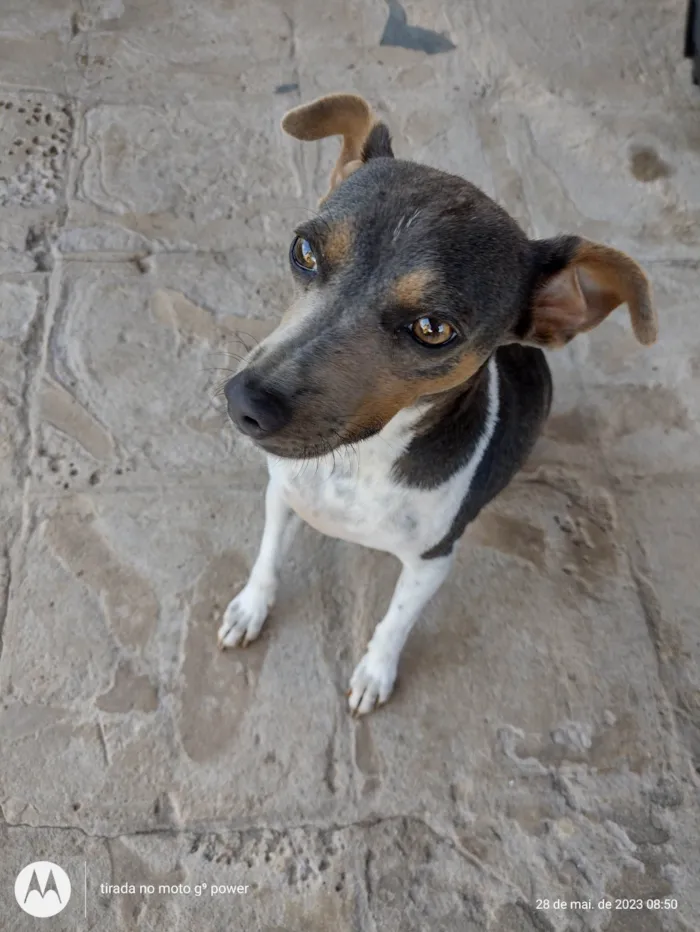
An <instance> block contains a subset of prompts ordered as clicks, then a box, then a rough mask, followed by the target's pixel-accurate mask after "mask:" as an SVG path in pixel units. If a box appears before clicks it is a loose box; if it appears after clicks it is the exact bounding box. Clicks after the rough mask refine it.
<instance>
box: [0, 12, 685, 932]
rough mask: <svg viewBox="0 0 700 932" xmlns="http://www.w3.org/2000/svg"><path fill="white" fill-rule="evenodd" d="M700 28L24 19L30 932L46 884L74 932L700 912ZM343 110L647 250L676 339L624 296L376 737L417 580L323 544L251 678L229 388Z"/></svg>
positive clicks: (22, 707) (254, 523)
mask: <svg viewBox="0 0 700 932" xmlns="http://www.w3.org/2000/svg"><path fill="white" fill-rule="evenodd" d="M684 11H685V4H684V2H683V0H640V2H637V3H629V2H623V0H605V2H603V0H590V2H586V3H581V2H576V0H557V2H554V0H549V2H548V0H498V2H483V0H480V2H475V3H464V2H460V0H445V2H442V3H437V2H432V3H418V2H412V3H406V4H404V5H403V6H402V5H400V4H399V3H398V2H395V0H392V2H391V3H390V4H388V5H387V4H386V3H382V2H379V0H375V2H370V0H346V2H343V3H341V2H340V0H333V2H330V3H323V2H320V0H319V2H317V0H305V2H301V0H296V2H286V3H285V2H282V0H255V2H244V0H240V2H233V0H196V2H192V0H169V2H168V0H82V2H79V0H33V2H31V3H29V2H26V0H23V2H20V0H3V2H2V4H1V5H0V100H2V104H0V205H1V207H0V307H1V309H2V310H1V313H0V507H2V513H3V521H2V525H1V527H0V553H1V554H2V557H1V561H0V581H1V585H0V623H1V624H2V627H1V628H0V632H1V639H0V646H1V647H2V655H1V658H0V703H1V704H0V742H1V745H0V755H1V756H0V805H1V810H0V915H1V916H2V919H0V925H1V926H2V929H3V932H5V930H12V932H15V930H17V932H24V930H33V929H35V928H37V927H38V922H37V921H35V920H33V919H31V918H30V917H29V916H27V915H25V914H24V913H22V912H21V911H20V909H19V908H18V907H17V905H16V903H15V900H14V897H13V895H12V885H13V883H14V878H15V876H16V875H17V873H18V872H19V870H20V868H21V867H23V866H24V865H25V864H27V863H29V862H30V861H32V860H39V859H49V860H53V861H55V862H56V863H58V864H59V865H61V866H63V867H64V868H65V870H67V871H68V873H69V875H70V876H71V879H72V882H73V888H74V893H73V897H72V899H71V901H70V903H69V905H68V907H67V908H66V909H65V910H64V911H63V912H62V913H61V914H60V915H58V916H56V917H55V918H54V919H51V920H46V921H45V922H44V924H43V925H42V926H41V927H42V928H46V929H51V930H56V932H58V930H72V932H74V930H84V929H94V930H99V932H116V930H120V932H128V930H135V929H137V930H154V932H161V930H162V932H177V930H182V932H184V930H192V929H197V930H216V932H218V930H227V932H228V930H235V932H238V930H242V932H247V930H260V932H273V930H274V932H281V930H284V932H297V930H299V932H302V930H303V932H327V930H328V932H346V930H362V932H365V930H367V932H375V930H376V932H399V930H400V932H414V930H416V932H417V930H430V932H453V930H454V932H462V930H466V932H476V930H479V932H481V930H488V932H551V930H557V932H580V930H601V932H602V930H607V932H691V930H695V929H697V928H698V927H699V923H700V881H699V880H698V877H699V876H700V801H699V779H700V778H699V777H698V773H697V770H698V767H700V672H699V661H700V619H699V615H700V612H699V610H698V606H699V601H700V599H699V596H698V592H699V585H698V580H699V576H700V572H699V571H700V560H699V559H698V546H699V544H700V508H698V500H699V491H700V426H699V425H700V316H699V314H700V310H699V306H698V302H699V298H698V293H699V289H700V262H699V257H700V120H699V116H700V97H699V96H698V92H697V90H695V89H693V88H692V86H691V83H690V78H689V64H688V63H687V62H684V61H683V60H682V57H681V52H682V35H683V28H684ZM344 89H348V90H355V91H357V92H359V93H363V94H365V95H366V96H367V97H368V98H369V99H370V100H372V101H373V103H374V104H375V105H376V107H377V109H378V110H379V112H380V113H381V114H382V115H383V116H384V118H385V119H386V120H387V121H388V122H389V124H390V126H391V128H392V130H393V133H394V137H395V145H396V149H397V151H398V153H400V154H402V155H405V156H409V157H413V158H416V159H419V160H423V161H426V162H428V163H430V164H433V165H436V166H439V167H442V168H445V169H448V170H453V171H456V172H458V173H460V174H463V175H465V176H467V177H468V178H470V179H471V180H472V181H474V182H476V183H477V184H479V185H480V186H481V187H483V188H484V189H485V190H486V191H487V193H489V194H491V195H492V196H494V197H496V198H497V199H498V200H499V201H500V202H501V203H502V204H503V205H504V206H505V207H506V208H507V209H508V210H509V211H510V212H511V213H512V214H513V215H514V216H515V217H516V218H517V219H518V220H519V221H520V222H521V223H522V224H523V225H524V226H525V228H526V229H527V230H528V231H529V232H530V233H531V234H532V235H537V236H547V235H552V234H554V233H557V232H560V231H568V232H577V233H581V234H584V235H586V236H588V237H591V238H593V239H598V240H601V241H604V242H607V243H609V244H611V245H614V246H617V247H619V248H622V249H625V250H627V251H629V252H630V253H631V254H632V255H634V256H635V258H637V259H638V260H639V261H641V262H642V263H643V264H644V265H645V267H646V268H647V269H648V271H649V273H650V275H651V277H652V279H653V282H654V285H655V288H656V294H657V303H658V308H659V316H660V321H661V339H660V341H659V343H658V344H657V345H656V346H655V347H654V348H652V349H651V350H644V349H642V348H641V347H639V346H638V345H636V344H635V342H634V340H633V338H632V336H631V332H630V327H629V325H628V321H627V317H626V314H625V313H624V311H622V310H620V311H618V312H617V313H615V314H614V315H613V317H612V318H611V319H610V320H609V321H608V322H606V323H605V324H604V325H603V326H602V327H601V328H600V329H599V330H598V331H596V332H595V333H593V334H592V335H590V337H588V338H580V339H579V340H578V341H577V342H576V343H575V344H574V345H572V346H571V347H570V348H569V349H568V350H566V351H562V352H560V353H558V354H556V355H553V356H552V365H553V368H554V372H555V379H556V403H555V410H554V413H553V416H552V418H551V420H550V422H549V425H548V428H547V432H546V436H545V437H544V438H543V439H542V441H541V442H540V444H539V445H538V447H537V449H536V452H535V454H534V456H533V458H532V460H531V462H530V463H529V465H528V467H527V469H526V471H525V472H524V474H523V475H522V476H521V477H520V478H519V479H518V481H516V482H515V483H514V484H513V486H512V487H511V488H510V489H509V490H508V491H507V493H506V494H504V495H503V496H502V498H500V499H499V500H498V502H497V503H496V504H494V505H493V506H492V507H491V508H489V509H488V511H487V512H486V513H484V515H483V516H482V518H481V519H480V520H479V521H478V523H477V524H476V525H475V527H474V529H473V534H472V535H471V538H470V539H469V540H465V541H464V543H463V545H462V547H461V550H460V559H459V565H458V569H457V571H456V572H455V573H454V574H453V576H452V578H451V580H450V582H449V584H448V585H447V586H446V587H445V588H444V589H443V590H442V592H441V593H440V594H439V596H438V597H437V599H436V600H435V602H434V603H433V605H432V606H431V608H430V610H429V611H428V612H427V615H426V617H425V620H424V621H423V623H422V624H421V625H420V626H419V627H418V628H417V629H416V631H415V633H414V635H413V636H412V637H411V640H410V643H409V645H408V648H407V650H406V653H405V655H404V662H403V666H402V668H401V671H400V676H401V683H400V685H399V688H398V690H397V692H396V694H395V695H394V697H393V699H392V701H391V702H390V704H389V705H388V706H387V707H385V708H384V709H383V710H382V711H380V712H379V713H377V714H375V715H374V716H372V717H370V718H369V719H368V720H366V721H359V722H355V721H352V720H351V719H350V718H349V717H348V715H347V713H346V707H345V699H344V691H345V686H346V683H347V680H348V677H349V675H350V673H351V671H352V668H353V666H354V664H355V662H356V661H357V660H358V659H359V657H360V655H361V653H362V651H363V649H364V644H365V642H366V640H367V637H368V635H369V633H370V632H371V630H372V626H373V624H374V623H375V621H376V620H377V619H378V618H379V617H380V615H381V612H382V608H383V606H384V605H385V603H386V600H387V598H388V595H389V593H390V591H391V587H392V584H393V581H394V579H395V575H396V566H395V564H394V563H393V561H392V560H391V559H390V558H388V557H383V556H377V555H375V554H372V553H370V552H368V551H362V550H359V549H357V548H353V547H351V546H349V545H344V544H341V543H333V542H329V541H328V540H325V539H321V538H319V537H317V536H316V535H315V534H314V533H313V532H311V531H306V532H305V533H303V534H302V536H301V537H300V543H299V546H298V548H297V549H296V551H295V553H294V557H293V560H292V561H291V564H290V565H289V566H288V567H287V570H286V573H285V577H284V580H285V581H284V588H283V590H282V595H281V598H280V601H279V604H278V607H277V609H276V610H275V613H274V617H273V618H272V619H271V623H270V624H269V627H268V629H267V631H266V633H265V634H264V636H263V637H262V638H261V640H260V641H259V642H258V643H256V644H255V646H253V647H252V648H250V649H249V650H248V651H246V652H243V653H235V652H232V653H228V654H226V655H221V654H220V653H219V652H218V651H217V649H216V629H217V624H218V616H219V613H220V612H221V610H222V608H223V607H224V606H225V604H226V602H227V601H228V599H229V598H230V597H231V596H232V595H233V594H234V593H235V592H236V590H237V589H238V588H239V587H240V586H241V584H242V583H243V581H244V579H245V575H246V571H247V569H248V568H249V567H250V565H251V561H252V560H253V558H254V555H255V552H256V548H257V544H258V538H259V535H260V531H261V523H262V497H261V493H262V490H263V484H264V470H263V466H262V461H261V459H260V458H259V457H258V455H257V454H255V453H254V452H252V451H250V450H249V449H247V448H246V447H245V446H244V445H243V444H242V443H241V442H240V441H239V439H238V438H237V437H236V436H235V435H234V434H233V432H232V430H231V428H230V427H229V425H228V423H227V421H226V418H225V417H224V415H223V412H222V409H221V404H220V401H219V399H218V398H217V396H216V388H217V385H218V384H220V382H221V380H222V378H225V376H226V370H229V369H231V368H233V367H234V366H235V364H236V360H235V356H236V355H238V354H240V353H241V352H244V349H243V347H244V345H245V344H246V343H248V344H249V345H250V341H251V340H254V339H255V338H256V337H259V336H260V334H261V333H264V332H267V330H268V329H269V328H270V327H271V326H272V325H273V323H274V321H276V320H277V319H278V317H279V315H280V313H281V311H282V310H283V309H284V308H285V306H286V302H287V300H288V297H289V275H288V272H287V269H286V263H287V258H286V255H287V248H288V242H289V239H290V235H291V231H292V228H293V226H294V224H295V222H297V221H298V219H299V218H300V217H303V216H304V215H305V213H306V211H307V210H308V209H309V208H311V207H313V205H314V203H315V201H316V199H317V197H318V196H319V195H320V194H321V193H323V191H324V190H325V186H326V177H327V172H328V168H329V166H330V165H331V164H332V162H333V160H334V157H335V152H336V144H335V143H334V142H333V141H327V142H324V143H323V144H322V145H321V146H319V147H314V146H309V147H303V146H302V145H300V144H298V143H295V142H294V141H292V140H290V139H287V138H284V137H283V136H282V135H281V133H280V132H279V130H278V123H279V119H280V117H281V116H282V114H283V113H284V111H285V110H287V109H288V108H289V107H291V106H294V105H295V104H297V103H298V102H299V101H300V100H302V99H303V100H308V99H311V98H312V97H314V96H316V95H318V94H321V93H326V92H329V91H334V90H344ZM222 370H223V371H222ZM86 866H87V896H86V897H85V894H84V890H83V886H84V881H85V877H84V874H85V870H86ZM130 883H131V884H133V885H134V890H133V891H131V892H130V891H129V888H128V887H127V888H126V892H118V893H114V892H112V893H110V892H108V891H106V889H105V887H104V886H103V885H105V884H112V885H114V884H116V885H121V884H130ZM203 883H206V884H208V885H211V884H240V885H247V886H248V888H249V889H248V891H247V893H243V894H229V893H224V894H221V895H217V896H212V895H211V893H210V887H208V888H207V889H206V890H204V891H202V888H201V887H200V888H199V890H200V893H202V895H201V896H197V895H196V892H195V887H196V885H197V884H203ZM149 884H152V885H153V887H154V892H153V893H149V892H148V885H149ZM162 884H167V885H173V884H175V885H177V884H185V885H188V886H189V887H191V888H192V889H191V892H190V893H187V892H186V889H184V888H178V891H174V892H173V891H171V892H162V891H161V892H159V886H160V885H162ZM141 885H143V886H144V888H145V889H144V891H143V892H141V890H140V887H141ZM604 898H609V899H610V900H611V901H612V903H613V908H611V909H606V908H598V903H599V902H600V900H601V899H604ZM616 898H620V900H623V899H625V900H630V899H631V900H633V901H634V900H638V899H639V898H641V900H642V901H643V903H644V904H646V902H647V900H649V899H651V900H654V899H660V900H661V901H662V903H661V907H660V908H654V907H653V904H652V907H651V908H647V907H646V905H644V908H642V909H641V910H634V909H631V908H619V909H616V908H614V907H615V899H616ZM664 898H672V900H673V901H677V907H676V908H672V906H673V904H672V903H671V904H670V905H669V904H667V905H668V908H664V905H663V900H664ZM85 899H86V901H87V902H86V903H85ZM542 900H547V901H549V904H550V908H549V909H542V908H538V907H539V906H541V904H540V903H539V902H538V901H542ZM555 904H556V905H555ZM562 904H563V905H562ZM587 904H590V905H591V909H586V908H585V907H586V905H587ZM633 905H634V904H633ZM621 906H622V903H621ZM627 906H628V907H629V903H628V904H627ZM86 907H87V910H86V912H87V915H85V909H86Z"/></svg>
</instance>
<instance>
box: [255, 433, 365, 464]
mask: <svg viewBox="0 0 700 932" xmlns="http://www.w3.org/2000/svg"><path fill="white" fill-rule="evenodd" d="M380 429H381V428H379V427H376V428H375V427H372V428H370V427H367V428H364V429H363V430H362V431H353V433H352V434H351V435H347V436H343V435H342V434H340V435H332V436H330V437H320V436H319V435H316V436H315V437H314V439H313V440H312V439H309V440H305V439H304V438H302V437H289V438H286V437H285V438H281V437H280V438H275V437H270V439H269V440H265V439H262V440H255V441H253V443H254V444H255V446H256V447H257V448H258V449H259V450H262V452H263V453H266V454H267V455H268V456H276V457H278V458H279V459H285V460H317V459H320V458H321V457H324V456H331V455H332V454H333V453H334V452H335V451H336V450H342V449H343V448H345V447H352V446H354V445H355V444H358V443H361V442H362V441H363V440H367V439H369V437H372V436H373V435H374V434H377V433H379V430H380Z"/></svg>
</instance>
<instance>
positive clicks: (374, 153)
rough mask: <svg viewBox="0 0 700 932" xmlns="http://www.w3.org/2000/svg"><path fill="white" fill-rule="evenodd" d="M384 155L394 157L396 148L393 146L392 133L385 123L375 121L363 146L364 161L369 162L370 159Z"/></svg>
mask: <svg viewBox="0 0 700 932" xmlns="http://www.w3.org/2000/svg"><path fill="white" fill-rule="evenodd" d="M382 156H383V157H384V158H389V159H393V158H394V150H393V149H392V148H391V134H390V133H389V129H388V127H387V126H385V125H384V123H375V125H374V126H373V127H372V129H371V130H370V132H369V136H368V137H367V139H365V144H364V146H363V147H362V161H363V162H368V161H369V160H370V159H376V158H380V157H382Z"/></svg>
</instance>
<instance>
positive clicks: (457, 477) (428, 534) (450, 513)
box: [268, 366, 498, 559]
mask: <svg viewBox="0 0 700 932" xmlns="http://www.w3.org/2000/svg"><path fill="white" fill-rule="evenodd" d="M489 370H490V376H491V378H490V391H489V402H490V403H489V411H488V412H485V423H484V427H483V433H482V436H481V437H480V439H479V442H478V443H477V446H476V449H475V451H474V454H473V456H472V457H471V459H470V460H469V462H467V463H466V464H465V465H464V467H462V469H460V470H459V471H458V472H456V473H455V474H454V476H452V477H451V478H450V479H449V480H448V481H447V482H445V483H444V484H442V485H440V486H438V488H436V489H429V490H424V489H418V488H413V487H409V486H406V485H404V484H399V483H397V482H396V481H395V480H394V478H393V476H392V467H393V465H394V463H395V462H396V460H397V459H398V457H399V456H400V455H401V454H402V453H403V452H404V450H405V449H406V447H407V446H408V444H409V443H410V440H411V437H412V436H413V428H414V427H415V424H416V422H417V421H418V419H419V418H420V415H421V413H422V412H421V410H419V409H417V408H412V409H406V410H404V411H401V412H399V414H397V415H396V417H394V418H393V419H392V420H391V421H390V422H389V423H388V424H387V426H386V427H385V428H384V429H383V430H382V431H381V432H380V433H379V434H377V435H376V436H374V437H370V438H369V439H368V440H365V441H363V442H362V443H359V444H357V445H356V446H355V447H352V448H348V447H342V448H340V449H338V450H336V451H335V452H334V453H333V454H332V455H329V456H325V457H321V458H320V459H317V460H288V459H278V458H276V457H270V458H269V460H268V467H269V471H270V477H271V479H272V480H273V481H277V482H279V484H280V489H281V492H282V495H283V497H284V499H285V500H286V502H287V504H288V505H289V506H290V507H291V508H292V509H293V510H294V511H295V512H296V513H297V514H298V515H299V516H300V517H301V518H302V519H303V520H304V521H306V522H307V524H310V525H311V526H312V527H313V528H315V529H316V530H317V531H320V532H321V533H322V534H327V535H328V536H329V537H337V538H340V539H341V540H347V541H350V542H352V543H356V544H362V545H363V546H365V547H371V548H373V549H375V550H385V551H388V552H389V553H393V554H395V555H396V556H398V557H399V558H401V559H403V558H404V557H409V556H415V555H420V554H421V553H424V552H425V551H426V550H429V549H430V548H431V547H433V546H434V545H435V544H437V543H438V541H440V540H441V539H442V538H443V537H444V536H445V535H446V534H447V533H448V531H449V529H450V527H451V525H452V522H453V520H454V518H455V515H456V514H457V511H458V509H459V506H460V504H461V502H462V500H463V498H464V496H465V495H466V494H467V493H468V492H469V488H470V486H471V482H472V479H473V477H474V474H475V472H476V469H477V467H478V465H479V462H480V461H481V458H482V456H483V453H484V451H485V449H486V446H487V445H488V443H489V441H490V438H491V436H492V434H493V429H494V426H495V418H496V412H497V407H498V391H497V377H496V374H495V372H494V371H492V367H491V366H490V367H489Z"/></svg>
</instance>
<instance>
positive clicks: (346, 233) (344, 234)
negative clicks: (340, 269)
mask: <svg viewBox="0 0 700 932" xmlns="http://www.w3.org/2000/svg"><path fill="white" fill-rule="evenodd" d="M352 241H353V233H352V228H351V226H350V223H349V222H348V221H347V220H340V221H339V222H338V223H334V224H332V225H331V227H330V228H329V229H328V232H327V233H326V235H325V236H324V238H323V243H322V249H323V257H324V259H327V260H328V262H330V264H331V265H342V264H343V263H344V262H347V260H348V259H349V258H350V250H351V248H352Z"/></svg>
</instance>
